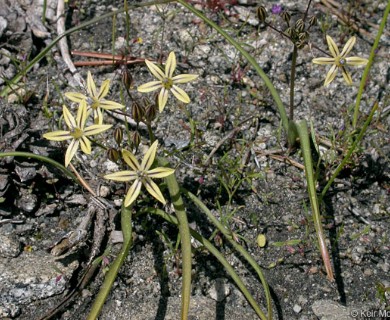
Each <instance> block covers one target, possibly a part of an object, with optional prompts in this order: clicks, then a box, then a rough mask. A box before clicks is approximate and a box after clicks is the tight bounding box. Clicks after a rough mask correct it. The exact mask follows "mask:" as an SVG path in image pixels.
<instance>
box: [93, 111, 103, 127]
mask: <svg viewBox="0 0 390 320" xmlns="http://www.w3.org/2000/svg"><path fill="white" fill-rule="evenodd" d="M93 123H94V124H103V113H102V109H100V108H95V109H93Z"/></svg>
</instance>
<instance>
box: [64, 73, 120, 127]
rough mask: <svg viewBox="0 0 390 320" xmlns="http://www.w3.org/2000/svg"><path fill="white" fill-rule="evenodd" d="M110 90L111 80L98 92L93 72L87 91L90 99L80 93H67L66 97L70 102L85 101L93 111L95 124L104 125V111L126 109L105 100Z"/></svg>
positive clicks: (105, 81) (88, 77)
mask: <svg viewBox="0 0 390 320" xmlns="http://www.w3.org/2000/svg"><path fill="white" fill-rule="evenodd" d="M109 89H110V80H104V81H103V83H102V85H101V87H100V90H99V91H97V90H96V85H95V81H94V80H93V78H92V75H91V72H89V71H88V76H87V91H88V94H89V97H87V96H86V95H84V94H82V93H79V92H67V93H65V97H67V98H68V99H69V100H71V101H74V102H81V101H82V100H85V101H86V102H87V104H88V106H89V107H90V108H91V109H92V110H93V118H94V121H95V123H98V124H102V123H103V114H102V109H104V110H115V109H122V108H124V107H125V106H124V105H122V104H120V103H117V102H114V101H109V100H106V99H104V98H105V96H106V95H107V94H108V91H109Z"/></svg>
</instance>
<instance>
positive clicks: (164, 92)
mask: <svg viewBox="0 0 390 320" xmlns="http://www.w3.org/2000/svg"><path fill="white" fill-rule="evenodd" d="M145 62H146V65H147V67H148V68H149V70H150V72H151V73H152V74H153V75H154V76H155V77H156V78H157V81H152V82H148V83H146V84H143V85H141V86H139V87H138V91H139V92H151V91H154V90H157V89H160V93H159V95H158V106H159V111H160V112H162V111H163V109H164V107H165V106H166V104H167V100H168V94H169V92H172V94H173V95H174V96H175V97H176V98H177V99H178V100H180V101H182V102H184V103H189V102H190V98H189V96H188V95H187V93H186V92H185V91H184V90H183V89H181V88H179V87H178V86H177V84H180V83H186V82H189V81H192V80H195V79H196V78H197V77H198V75H195V74H181V75H177V76H173V73H174V71H175V69H176V56H175V53H174V52H171V53H170V54H169V56H168V59H167V62H166V65H165V70H164V71H165V72H163V71H162V70H161V69H160V68H159V67H158V66H157V65H155V64H154V63H153V62H151V61H148V60H145ZM109 86H110V80H105V81H104V82H103V83H102V85H101V88H100V90H99V91H97V90H96V85H95V82H94V80H93V78H92V75H91V73H90V72H88V77H87V92H88V96H86V95H84V94H82V93H78V92H68V93H65V96H66V97H67V98H68V99H69V100H71V101H73V102H76V103H78V111H77V116H76V119H75V118H74V117H73V115H72V114H71V113H70V111H69V109H68V108H67V107H66V106H65V105H64V106H63V116H64V120H65V123H66V125H67V127H68V130H59V131H53V132H48V133H45V134H44V135H43V137H44V138H46V139H48V140H53V141H65V140H71V142H70V143H69V146H68V148H67V150H66V153H65V166H68V165H69V164H70V162H71V160H72V159H73V157H74V155H75V154H76V152H77V150H78V148H79V147H80V148H81V150H82V151H83V152H84V153H86V154H91V151H92V150H91V141H90V140H89V137H90V136H93V135H97V134H100V133H102V132H104V131H106V130H108V129H109V128H111V127H112V126H111V125H106V124H103V110H116V109H122V108H124V107H125V106H124V105H122V104H119V103H117V102H114V101H109V100H106V99H105V97H106V96H107V94H108V92H109ZM91 114H93V123H94V124H92V125H90V126H86V124H87V120H88V118H89V116H90V115H91ZM157 145H158V142H157V141H155V142H154V143H153V144H152V145H151V147H150V148H149V150H148V151H147V152H146V154H145V157H144V159H143V160H142V162H141V164H140V163H139V162H138V160H137V159H136V157H135V156H134V154H133V153H131V152H130V151H128V150H122V157H123V160H124V161H125V163H126V164H127V165H128V166H129V167H130V168H131V169H132V170H126V171H119V172H116V173H112V174H107V175H106V176H105V177H104V178H106V179H111V180H114V181H123V182H127V181H134V182H133V184H132V186H131V187H130V188H129V191H128V192H127V195H126V198H125V206H129V205H131V204H132V203H133V202H134V201H135V199H136V198H137V197H138V195H139V194H140V191H141V186H142V185H144V186H145V188H146V190H147V191H148V192H149V193H150V194H151V195H152V196H153V197H154V198H156V199H157V200H158V201H160V202H161V203H163V204H165V199H164V196H163V195H162V193H161V191H160V189H159V187H158V186H157V184H155V183H154V182H153V181H152V178H164V177H167V176H169V175H171V174H173V172H174V171H175V170H174V169H170V168H164V167H159V168H154V169H150V168H151V166H152V164H153V162H154V159H155V157H156V152H157Z"/></svg>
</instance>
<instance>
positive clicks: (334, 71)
mask: <svg viewBox="0 0 390 320" xmlns="http://www.w3.org/2000/svg"><path fill="white" fill-rule="evenodd" d="M338 69H339V68H338V67H337V66H336V65H335V64H334V65H333V66H332V67H331V68H330V70H329V71H328V74H327V75H326V78H325V83H324V86H325V87H327V86H328V85H329V83H331V82H332V81H333V80H334V78H335V77H336V74H337V71H338Z"/></svg>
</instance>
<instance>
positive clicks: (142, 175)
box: [137, 170, 147, 180]
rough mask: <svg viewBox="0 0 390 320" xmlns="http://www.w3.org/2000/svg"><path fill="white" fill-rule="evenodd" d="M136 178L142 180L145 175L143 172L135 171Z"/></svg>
mask: <svg viewBox="0 0 390 320" xmlns="http://www.w3.org/2000/svg"><path fill="white" fill-rule="evenodd" d="M137 176H138V178H139V179H141V180H143V179H144V178H145V177H146V176H147V174H146V173H145V171H142V170H138V171H137Z"/></svg>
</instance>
